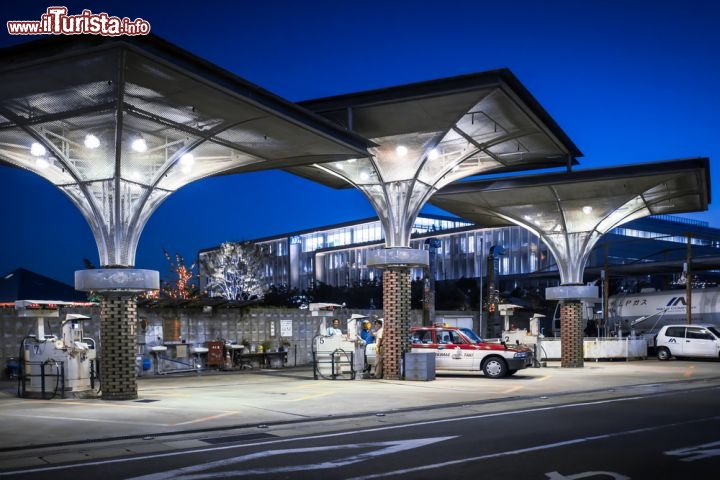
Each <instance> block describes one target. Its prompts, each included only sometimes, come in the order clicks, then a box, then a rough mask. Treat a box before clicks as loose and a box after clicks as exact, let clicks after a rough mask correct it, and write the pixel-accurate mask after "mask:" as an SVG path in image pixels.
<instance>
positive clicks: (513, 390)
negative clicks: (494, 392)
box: [502, 387, 523, 394]
mask: <svg viewBox="0 0 720 480" xmlns="http://www.w3.org/2000/svg"><path fill="white" fill-rule="evenodd" d="M522 389H523V387H512V388H509V389H507V390H505V391H504V392H502V393H504V394H505V393H512V392H517V391H518V390H522Z"/></svg>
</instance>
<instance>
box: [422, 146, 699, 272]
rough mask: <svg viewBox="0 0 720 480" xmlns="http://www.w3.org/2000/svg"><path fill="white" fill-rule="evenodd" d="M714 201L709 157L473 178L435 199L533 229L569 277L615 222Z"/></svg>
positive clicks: (471, 215)
mask: <svg viewBox="0 0 720 480" xmlns="http://www.w3.org/2000/svg"><path fill="white" fill-rule="evenodd" d="M709 202H710V161H709V159H708V158H694V159H688V160H675V161H667V162H654V163H646V164H635V165H629V166H621V167H613V168H601V169H589V170H582V171H573V172H567V173H553V174H541V175H528V176H521V177H515V178H502V179H494V180H483V181H469V182H463V183H457V184H454V185H450V186H448V187H445V188H444V189H442V190H441V191H439V192H438V193H436V194H435V195H434V196H433V197H432V198H431V200H430V203H432V204H433V205H435V206H437V207H440V208H442V209H444V210H446V211H448V212H450V213H453V214H455V215H458V216H460V217H462V218H465V219H467V220H471V221H473V222H476V223H477V224H478V225H480V226H484V227H496V226H504V225H511V224H514V225H520V226H522V227H524V228H526V229H528V230H530V231H532V232H533V233H535V234H536V235H538V236H539V237H540V238H541V239H542V240H543V241H544V242H545V244H546V245H548V248H549V249H550V250H551V251H552V253H553V255H554V256H555V259H556V261H557V263H558V267H559V269H560V276H561V278H562V280H563V282H564V283H579V282H581V281H582V271H583V268H584V265H585V260H586V258H587V255H588V254H589V253H590V250H592V247H593V246H594V245H595V243H596V242H597V240H599V238H600V237H601V236H602V235H604V234H606V233H607V232H609V231H610V230H611V229H613V228H615V227H617V226H619V225H622V224H623V223H626V222H629V221H631V220H635V219H638V218H641V217H645V216H648V215H661V214H672V213H686V212H693V211H703V210H706V209H707V206H708V204H709Z"/></svg>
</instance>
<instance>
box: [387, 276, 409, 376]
mask: <svg viewBox="0 0 720 480" xmlns="http://www.w3.org/2000/svg"><path fill="white" fill-rule="evenodd" d="M383 310H384V313H385V318H384V322H383V353H382V355H383V378H387V379H389V380H399V379H400V378H401V371H400V370H401V364H402V354H403V352H405V351H410V341H409V338H408V331H409V330H410V269H409V268H408V267H392V268H388V269H386V270H385V271H384V272H383Z"/></svg>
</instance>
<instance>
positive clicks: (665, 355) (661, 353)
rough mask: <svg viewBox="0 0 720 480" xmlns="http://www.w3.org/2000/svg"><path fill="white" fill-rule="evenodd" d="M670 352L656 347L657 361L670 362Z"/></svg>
mask: <svg viewBox="0 0 720 480" xmlns="http://www.w3.org/2000/svg"><path fill="white" fill-rule="evenodd" d="M670 356H671V355H670V350H668V349H667V348H665V347H658V349H657V358H658V360H663V361H664V360H670Z"/></svg>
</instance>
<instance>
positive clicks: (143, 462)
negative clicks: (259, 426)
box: [0, 385, 720, 480]
mask: <svg viewBox="0 0 720 480" xmlns="http://www.w3.org/2000/svg"><path fill="white" fill-rule="evenodd" d="M717 405H720V386H714V385H713V386H708V387H706V388H698V389H691V390H677V391H666V392H661V393H652V392H649V393H638V394H636V395H628V396H623V397H616V398H598V399H596V400H593V399H583V400H582V401H572V402H568V403H560V404H548V405H547V406H542V405H537V404H533V405H530V406H528V407H527V408H518V407H519V406H518V405H514V406H513V409H512V410H504V411H494V412H487V411H486V409H484V407H483V406H482V405H477V406H473V407H471V408H468V409H466V410H465V412H464V414H463V415H457V414H456V412H454V415H455V416H453V417H452V418H441V417H439V416H438V415H437V414H436V415H434V416H433V417H432V418H430V417H428V419H427V420H423V419H422V418H419V417H418V416H417V415H415V416H414V417H413V419H412V420H410V419H408V421H406V422H400V423H398V422H395V423H387V424H383V423H382V418H378V419H374V420H379V421H376V422H373V423H372V426H370V423H369V422H366V421H363V419H362V418H359V419H358V422H357V425H358V426H357V428H346V429H345V430H342V431H325V432H320V433H314V434H302V433H298V434H297V435H294V436H280V435H275V434H274V433H273V432H271V431H267V432H263V431H261V430H259V431H257V432H255V433H252V434H243V435H239V436H227V434H225V435H223V434H222V433H218V434H217V435H216V436H206V437H204V438H203V439H202V442H201V444H198V443H194V444H193V446H192V447H191V448H187V449H185V450H177V451H173V452H158V453H149V454H147V455H134V456H132V457H126V458H110V459H105V460H102V459H100V460H93V461H89V462H74V463H68V464H56V465H51V466H47V467H32V468H27V469H18V470H15V471H5V472H4V473H0V477H2V478H12V479H37V478H53V480H62V479H77V478H102V479H103V480H113V479H147V480H161V479H188V480H189V479H198V480H199V479H213V478H253V479H255V478H272V479H284V478H288V479H316V478H323V479H336V478H337V479H371V478H401V479H424V478H440V477H444V478H452V479H460V478H473V479H475V478H493V479H551V480H560V479H571V478H572V479H580V478H591V479H625V478H632V479H645V478H652V479H657V478H663V479H671V478H678V479H686V478H711V477H714V475H711V476H710V477H708V473H709V472H717V471H719V470H720V411H718V409H717ZM436 413H437V412H436Z"/></svg>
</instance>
